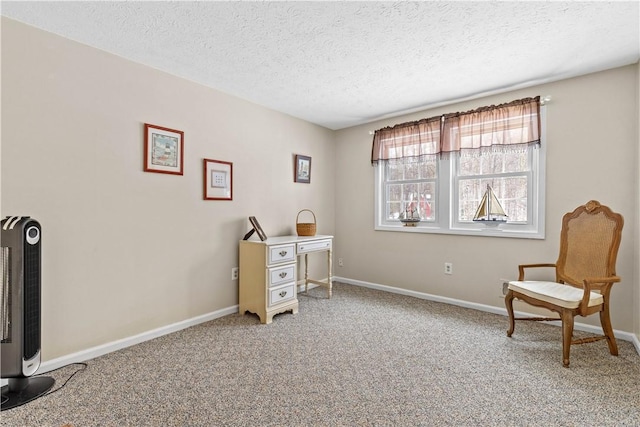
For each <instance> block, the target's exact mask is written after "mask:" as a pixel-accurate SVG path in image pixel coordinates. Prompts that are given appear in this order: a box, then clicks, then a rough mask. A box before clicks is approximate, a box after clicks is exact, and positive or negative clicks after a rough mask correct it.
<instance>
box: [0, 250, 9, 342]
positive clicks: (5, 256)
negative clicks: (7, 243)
mask: <svg viewBox="0 0 640 427" xmlns="http://www.w3.org/2000/svg"><path fill="white" fill-rule="evenodd" d="M1 254H2V264H1V265H0V268H1V269H2V270H0V275H2V289H1V290H0V292H1V293H0V321H1V322H2V337H1V338H2V342H10V341H11V286H10V284H11V249H10V248H8V247H3V248H2V252H1Z"/></svg>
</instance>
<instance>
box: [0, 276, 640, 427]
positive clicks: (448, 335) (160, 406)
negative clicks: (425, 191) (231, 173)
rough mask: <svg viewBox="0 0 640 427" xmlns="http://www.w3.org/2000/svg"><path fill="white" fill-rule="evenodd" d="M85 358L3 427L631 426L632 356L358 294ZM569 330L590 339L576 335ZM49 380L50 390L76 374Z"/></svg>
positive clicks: (451, 310) (530, 326)
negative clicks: (566, 364)
mask: <svg viewBox="0 0 640 427" xmlns="http://www.w3.org/2000/svg"><path fill="white" fill-rule="evenodd" d="M299 300H300V311H299V313H298V314H296V315H292V314H291V313H284V314H280V315H277V316H275V317H274V319H273V323H272V324H270V325H262V324H260V323H259V320H258V318H257V316H255V315H252V314H247V315H241V314H233V315H229V316H225V317H222V318H220V319H216V320H213V321H211V322H207V323H203V324H200V325H197V326H194V327H191V328H188V329H185V330H182V331H179V332H176V333H172V334H169V335H165V336H163V337H160V338H156V339H154V340H150V341H147V342H144V343H142V344H138V345H135V346H132V347H129V348H126V349H123V350H120V351H117V352H113V353H110V354H107V355H105V356H102V357H99V358H96V359H93V360H90V361H88V367H87V369H86V370H85V371H83V372H81V373H79V374H78V375H76V376H75V377H73V378H72V379H71V381H69V382H68V383H67V384H66V386H65V387H64V388H62V389H61V390H59V391H58V392H56V393H53V394H50V395H47V396H44V397H42V398H39V399H37V400H35V401H33V402H30V403H28V404H26V405H23V406H20V407H18V408H15V409H11V410H8V411H4V412H2V414H1V415H0V425H2V426H7V427H10V426H40V427H48V426H55V427H60V426H63V425H65V424H71V425H73V426H74V427H86V426H114V427H116V426H117V427H122V426H640V356H639V355H638V354H637V352H636V350H635V348H634V346H633V345H632V344H631V343H629V342H624V341H618V346H619V350H620V355H619V356H618V357H615V356H611V355H610V354H609V351H608V349H607V345H606V343H605V342H604V341H600V342H597V343H592V344H586V345H580V346H574V347H572V352H571V367H570V368H568V369H567V368H563V367H562V355H561V353H562V349H561V331H560V328H558V327H556V326H551V325H544V324H541V323H537V322H519V323H517V324H516V330H515V333H514V335H513V337H512V338H507V336H506V329H507V318H506V317H504V316H500V315H495V314H490V313H486V312H481V311H477V310H471V309H466V308H461V307H457V306H452V305H447V304H442V303H437V302H432V301H426V300H422V299H417V298H413V297H408V296H403V295H398V294H392V293H388V292H382V291H377V290H372V289H367V288H362V287H357V286H351V285H345V284H341V283H336V284H334V294H333V298H332V299H331V300H328V299H326V292H325V290H323V289H320V288H316V289H313V290H310V291H309V295H305V294H301V295H299ZM576 335H579V336H581V335H585V336H586V334H583V333H581V332H576ZM76 369H78V368H77V366H69V367H66V368H62V369H60V370H58V371H55V372H51V373H48V374H46V375H48V376H53V377H54V378H55V379H56V385H55V386H54V388H57V387H58V386H59V385H61V384H62V383H64V381H65V380H66V379H67V378H68V377H69V376H70V375H71V374H72V373H73V372H74V371H75V370H76Z"/></svg>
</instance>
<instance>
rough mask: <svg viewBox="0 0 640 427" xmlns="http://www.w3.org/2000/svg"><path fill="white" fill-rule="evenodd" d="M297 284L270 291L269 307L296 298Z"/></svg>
mask: <svg viewBox="0 0 640 427" xmlns="http://www.w3.org/2000/svg"><path fill="white" fill-rule="evenodd" d="M295 288H296V284H295V283H290V284H288V285H285V286H281V287H279V288H274V289H270V290H269V305H276V304H279V303H281V302H285V301H288V300H290V299H294V298H295V297H296V289H295Z"/></svg>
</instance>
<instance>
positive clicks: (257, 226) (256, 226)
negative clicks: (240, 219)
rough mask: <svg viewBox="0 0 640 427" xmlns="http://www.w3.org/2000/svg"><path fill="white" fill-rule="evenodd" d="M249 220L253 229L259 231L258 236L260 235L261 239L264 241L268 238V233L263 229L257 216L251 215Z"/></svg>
mask: <svg viewBox="0 0 640 427" xmlns="http://www.w3.org/2000/svg"><path fill="white" fill-rule="evenodd" d="M249 222H250V223H251V225H252V226H253V229H254V230H255V231H256V233H258V237H260V240H261V241H263V242H264V241H265V240H267V235H266V234H264V231H262V227H260V224H259V223H258V220H257V219H256V217H255V216H250V217H249Z"/></svg>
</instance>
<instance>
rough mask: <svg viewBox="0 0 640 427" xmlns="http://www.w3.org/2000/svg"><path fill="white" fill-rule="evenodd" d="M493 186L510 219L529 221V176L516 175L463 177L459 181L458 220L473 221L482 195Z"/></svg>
mask: <svg viewBox="0 0 640 427" xmlns="http://www.w3.org/2000/svg"><path fill="white" fill-rule="evenodd" d="M487 184H488V185H490V186H491V188H492V189H493V192H494V193H495V195H496V197H497V198H498V201H499V202H500V204H501V205H502V208H503V209H504V211H505V213H506V214H507V215H508V216H509V218H508V220H509V221H517V222H526V221H527V177H526V176H514V177H505V178H492V179H483V178H476V179H461V180H460V181H459V183H458V194H459V197H460V201H459V204H458V206H459V211H458V220H459V221H472V220H473V216H474V215H475V213H476V210H477V209H478V205H479V204H480V201H481V200H482V196H483V195H484V193H485V191H486V190H487Z"/></svg>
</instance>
